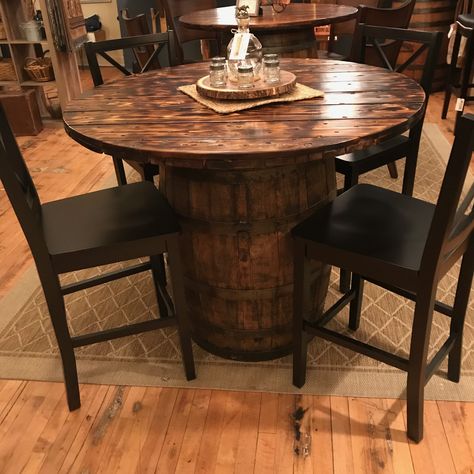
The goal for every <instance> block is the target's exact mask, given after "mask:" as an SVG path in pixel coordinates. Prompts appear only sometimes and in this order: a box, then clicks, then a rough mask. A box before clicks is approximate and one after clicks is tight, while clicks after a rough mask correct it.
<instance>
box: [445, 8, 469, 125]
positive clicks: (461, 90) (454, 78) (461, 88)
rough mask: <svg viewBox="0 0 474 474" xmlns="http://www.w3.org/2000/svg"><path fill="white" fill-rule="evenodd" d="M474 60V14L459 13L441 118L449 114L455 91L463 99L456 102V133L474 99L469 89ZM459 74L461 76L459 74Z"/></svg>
mask: <svg viewBox="0 0 474 474" xmlns="http://www.w3.org/2000/svg"><path fill="white" fill-rule="evenodd" d="M462 38H464V39H465V40H466V44H465V61H464V64H463V65H462V67H461V68H458V66H457V64H458V56H459V52H460V49H461V39H462ZM473 60H474V14H472V13H463V14H461V15H458V18H457V20H456V36H455V39H454V45H453V52H452V56H451V65H450V68H449V72H448V79H447V82H446V92H445V95H444V104H443V110H442V113H441V118H443V119H445V118H446V116H447V114H448V108H449V102H450V100H451V94H452V93H453V92H454V93H455V94H456V95H457V97H459V99H462V101H460V102H457V103H456V121H455V125H454V133H456V131H457V129H458V124H459V118H460V117H461V115H462V113H463V110H464V106H465V104H466V102H469V101H472V100H474V96H469V95H468V93H469V89H470V88H471V87H474V84H473V83H471V82H470V81H471V75H472V63H473ZM458 74H459V76H458Z"/></svg>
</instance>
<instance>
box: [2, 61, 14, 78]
mask: <svg viewBox="0 0 474 474" xmlns="http://www.w3.org/2000/svg"><path fill="white" fill-rule="evenodd" d="M16 80H17V78H16V73H15V68H14V67H13V61H12V60H11V59H10V58H0V81H16Z"/></svg>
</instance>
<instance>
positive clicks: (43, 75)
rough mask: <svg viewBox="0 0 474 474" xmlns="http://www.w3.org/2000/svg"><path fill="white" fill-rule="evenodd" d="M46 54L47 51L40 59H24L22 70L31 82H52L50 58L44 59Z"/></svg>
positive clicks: (52, 72) (52, 71) (52, 73)
mask: <svg viewBox="0 0 474 474" xmlns="http://www.w3.org/2000/svg"><path fill="white" fill-rule="evenodd" d="M46 53H47V51H45V52H44V53H43V57H41V58H26V60H25V67H24V69H25V71H26V72H27V74H28V76H30V78H31V80H32V81H36V82H48V81H54V70H53V64H52V62H51V58H46V57H44V55H45V54H46Z"/></svg>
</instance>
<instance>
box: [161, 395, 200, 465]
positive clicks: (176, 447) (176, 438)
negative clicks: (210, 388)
mask: <svg viewBox="0 0 474 474" xmlns="http://www.w3.org/2000/svg"><path fill="white" fill-rule="evenodd" d="M194 393H195V391H194V390H187V389H180V390H179V392H178V397H177V399H176V403H175V405H174V409H173V413H172V415H171V419H170V422H169V425H168V429H167V432H166V436H165V439H164V440H163V447H162V449H161V454H160V458H159V460H158V464H157V466H156V472H170V473H171V472H175V469H176V464H177V463H178V457H179V452H180V450H181V445H182V443H183V438H184V433H185V431H186V425H187V422H188V418H189V413H190V411H191V406H192V403H193V398H194Z"/></svg>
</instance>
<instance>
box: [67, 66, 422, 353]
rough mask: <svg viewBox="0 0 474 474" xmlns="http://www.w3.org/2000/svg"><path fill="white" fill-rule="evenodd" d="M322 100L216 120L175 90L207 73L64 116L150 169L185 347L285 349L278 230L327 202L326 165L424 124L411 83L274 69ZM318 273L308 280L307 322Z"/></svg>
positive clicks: (286, 280)
mask: <svg viewBox="0 0 474 474" xmlns="http://www.w3.org/2000/svg"><path fill="white" fill-rule="evenodd" d="M282 67H283V68H284V69H286V70H288V71H292V72H293V73H295V74H296V76H297V80H298V82H300V83H303V84H306V85H308V86H311V87H314V88H317V89H321V90H323V91H324V92H325V96H324V98H319V99H311V100H305V101H299V102H291V103H279V104H273V105H265V106H261V107H258V108H254V109H250V110H246V111H243V112H238V113H232V114H229V115H219V114H217V113H215V112H213V111H211V110H210V109H208V108H206V107H204V106H203V105H201V104H199V103H197V102H195V101H194V100H193V99H191V98H190V97H188V96H186V95H184V94H182V93H180V92H179V91H177V87H178V86H180V85H185V84H192V83H195V82H196V80H197V79H198V78H200V77H202V76H204V75H205V74H206V73H207V68H208V64H206V63H200V64H192V65H185V66H179V67H176V68H170V69H163V70H160V71H152V72H149V73H146V74H143V75H139V76H131V77H126V78H124V79H120V80H118V81H116V82H113V83H110V84H105V85H103V86H100V87H98V88H95V89H93V90H91V91H88V92H86V93H84V94H83V95H82V96H81V97H80V98H78V99H75V100H73V101H72V102H71V103H70V105H69V106H68V107H67V108H66V110H65V111H64V122H65V128H66V131H67V132H68V133H69V135H70V136H71V137H72V138H73V139H74V140H76V141H78V142H79V143H81V144H83V145H84V146H86V147H88V148H90V149H92V150H95V151H98V152H104V153H106V154H108V155H115V156H120V155H121V156H123V157H127V159H128V160H136V161H137V162H144V163H146V162H148V163H158V164H159V165H160V188H161V189H162V191H163V192H164V193H165V194H166V196H167V198H168V200H169V202H170V203H171V205H172V206H173V208H174V209H175V211H176V213H177V215H178V216H179V219H180V222H181V225H182V229H183V232H182V239H181V251H182V255H183V262H184V266H185V268H184V272H185V285H186V296H187V301H188V304H189V311H190V317H191V321H192V326H193V337H194V339H195V341H196V342H197V343H198V344H200V345H201V346H202V347H204V348H205V349H207V350H208V351H210V352H213V353H214V354H218V355H220V356H224V357H229V358H234V359H239V360H265V359H270V358H275V357H279V356H282V355H284V354H287V353H289V352H290V351H291V341H292V328H291V320H292V283H293V255H292V244H291V238H290V234H289V232H290V229H291V228H292V227H293V226H294V225H295V224H296V223H298V222H300V221H301V220H302V219H304V218H306V217H307V216H308V215H309V214H310V213H312V212H313V211H314V210H315V209H316V208H317V207H318V206H319V205H321V204H322V203H325V202H327V201H328V200H331V199H333V198H334V196H335V193H336V185H335V170H334V159H333V157H334V156H335V155H337V154H342V153H346V152H349V151H351V150H355V149H360V148H363V147H366V146H368V145H372V144H374V143H376V142H377V141H379V140H382V139H385V138H390V137H392V136H394V135H396V134H399V133H401V132H403V131H405V130H407V129H408V128H410V127H411V126H412V125H413V124H414V123H416V121H417V120H418V119H419V118H420V117H421V115H422V113H423V104H424V93H423V90H422V89H421V88H420V86H419V85H418V84H417V83H416V82H414V81H413V80H411V79H409V78H407V77H405V76H402V75H399V74H396V73H390V72H388V71H386V70H384V69H378V68H375V67H372V66H366V65H362V64H354V63H348V62H340V61H324V60H318V59H306V60H295V59H284V60H282ZM329 270H330V269H329V268H327V267H325V266H322V265H319V264H317V263H315V264H314V266H313V267H312V269H311V273H312V281H313V290H314V292H313V295H314V299H313V308H314V314H313V316H314V317H317V316H318V314H319V313H320V312H321V310H322V307H323V305H324V299H325V296H326V292H327V287H328V281H329Z"/></svg>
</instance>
